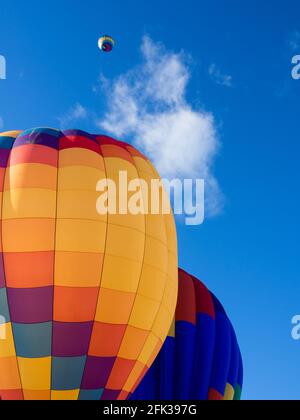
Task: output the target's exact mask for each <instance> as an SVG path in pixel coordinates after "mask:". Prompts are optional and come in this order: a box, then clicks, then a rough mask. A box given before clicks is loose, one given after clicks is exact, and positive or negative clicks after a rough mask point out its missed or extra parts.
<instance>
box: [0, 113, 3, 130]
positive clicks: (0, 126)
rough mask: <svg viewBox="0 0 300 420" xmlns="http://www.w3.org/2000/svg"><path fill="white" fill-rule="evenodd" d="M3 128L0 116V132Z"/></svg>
mask: <svg viewBox="0 0 300 420" xmlns="http://www.w3.org/2000/svg"><path fill="white" fill-rule="evenodd" d="M3 127H4V120H3V118H2V117H1V116H0V130H2V129H3Z"/></svg>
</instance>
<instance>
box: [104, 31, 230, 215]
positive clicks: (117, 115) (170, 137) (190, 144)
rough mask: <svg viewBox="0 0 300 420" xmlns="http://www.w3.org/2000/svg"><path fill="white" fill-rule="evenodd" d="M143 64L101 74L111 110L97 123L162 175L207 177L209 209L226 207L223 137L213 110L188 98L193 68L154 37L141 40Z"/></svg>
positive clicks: (211, 210) (215, 211)
mask: <svg viewBox="0 0 300 420" xmlns="http://www.w3.org/2000/svg"><path fill="white" fill-rule="evenodd" d="M141 51H142V56H143V61H142V64H141V65H139V66H137V67H136V68H134V69H132V70H131V71H129V72H128V73H125V74H123V75H121V76H119V77H118V78H116V79H115V80H113V81H108V80H107V79H105V78H104V77H103V76H102V77H101V82H100V83H101V86H102V89H103V90H104V93H105V95H106V98H107V104H108V111H107V112H106V114H105V115H104V117H103V118H102V119H99V120H98V121H97V125H98V127H100V128H101V129H104V130H106V131H107V132H109V133H110V134H112V135H115V136H117V137H119V138H123V139H126V137H127V140H128V138H129V139H133V142H134V143H135V145H136V146H137V147H138V148H139V149H141V150H142V151H144V153H145V154H146V155H147V156H148V157H149V158H150V159H151V160H152V161H153V163H154V165H155V166H156V167H157V169H158V171H159V173H160V174H161V176H162V177H167V178H174V177H180V178H196V177H197V178H204V179H205V181H206V197H207V213H208V214H210V215H214V214H216V213H218V212H219V211H220V210H221V208H222V193H221V191H220V188H219V185H218V182H217V180H216V179H215V177H214V175H213V171H212V166H213V162H214V158H215V156H216V153H217V150H218V147H219V142H218V136H217V130H216V124H215V120H214V116H213V114H211V113H209V112H205V111H202V110H198V109H194V108H193V106H192V105H191V104H189V103H188V101H187V97H186V96H187V86H188V83H189V80H190V76H191V75H190V71H189V67H188V63H187V60H186V56H185V54H183V53H173V52H170V51H167V50H166V49H165V47H164V46H163V45H162V44H157V43H154V42H153V41H152V40H151V39H150V38H149V37H147V36H146V37H144V39H143V42H142V47H141Z"/></svg>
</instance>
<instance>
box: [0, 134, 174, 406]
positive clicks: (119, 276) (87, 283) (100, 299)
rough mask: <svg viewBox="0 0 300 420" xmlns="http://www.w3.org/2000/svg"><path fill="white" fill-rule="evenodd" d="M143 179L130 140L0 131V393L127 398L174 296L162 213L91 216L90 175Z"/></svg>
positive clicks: (167, 220)
mask: <svg viewBox="0 0 300 420" xmlns="http://www.w3.org/2000/svg"><path fill="white" fill-rule="evenodd" d="M120 171H125V172H126V173H127V177H128V181H130V180H133V179H135V180H136V179H140V178H141V179H144V180H145V181H146V182H147V183H148V184H149V183H150V182H151V180H152V179H153V178H155V179H156V178H157V173H156V171H155V169H154V168H153V166H152V165H151V163H150V162H149V161H148V160H147V159H146V158H145V157H144V156H143V155H142V154H141V153H139V152H138V151H137V150H136V149H135V148H133V147H132V146H130V145H128V144H125V143H122V142H118V141H116V140H113V139H111V138H109V137H105V136H100V135H99V136H98V135H90V134H87V133H85V132H81V131H64V132H61V131H58V130H54V129H34V130H29V131H24V132H18V131H15V132H7V133H2V134H0V186H1V191H2V192H1V231H2V241H1V242H0V255H1V259H0V316H1V317H2V318H1V319H4V320H5V323H4V325H2V326H1V327H2V328H3V327H4V328H5V334H6V339H5V340H1V341H0V398H1V399H2V400H22V399H25V400H37V399H41V400H48V399H53V400H68V399H69V400H76V399H80V400H86V399H87V400H93V399H95V400H99V399H104V400H106V399H109V400H116V399H121V400H122V399H126V398H127V397H128V395H129V394H130V393H132V390H133V388H134V386H136V384H137V383H139V380H140V379H141V378H142V376H143V375H144V374H145V372H146V371H147V370H148V369H149V367H150V366H151V364H152V362H153V361H154V360H155V358H156V356H157V354H158V352H159V350H160V348H161V346H162V344H163V342H164V341H165V338H166V336H167V334H168V331H169V328H170V325H171V324H172V318H173V316H174V312H175V308H176V300H177V288H178V271H177V241H176V230H175V224H174V219H173V216H172V215H163V214H158V215H142V214H138V215H131V214H118V213H117V214H109V215H105V216H103V215H100V214H99V213H98V212H97V211H96V201H97V199H98V196H99V192H97V191H96V185H97V183H98V181H99V180H100V179H103V178H109V179H112V180H117V178H118V176H119V172H120Z"/></svg>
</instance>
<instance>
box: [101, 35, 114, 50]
mask: <svg viewBox="0 0 300 420" xmlns="http://www.w3.org/2000/svg"><path fill="white" fill-rule="evenodd" d="M115 44H116V43H115V40H114V39H113V38H112V37H111V36H109V35H103V36H101V38H99V41H98V45H99V48H100V50H101V51H103V52H105V53H109V52H111V51H112V50H113V48H114V46H115Z"/></svg>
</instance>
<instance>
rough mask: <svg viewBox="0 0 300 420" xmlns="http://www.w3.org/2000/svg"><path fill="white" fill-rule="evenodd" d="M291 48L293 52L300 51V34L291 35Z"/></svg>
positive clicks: (296, 32)
mask: <svg viewBox="0 0 300 420" xmlns="http://www.w3.org/2000/svg"><path fill="white" fill-rule="evenodd" d="M289 44H290V48H291V50H292V51H297V50H299V51H300V32H299V31H294V32H293V33H292V35H291V38H290V41H289Z"/></svg>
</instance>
